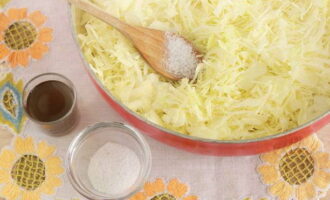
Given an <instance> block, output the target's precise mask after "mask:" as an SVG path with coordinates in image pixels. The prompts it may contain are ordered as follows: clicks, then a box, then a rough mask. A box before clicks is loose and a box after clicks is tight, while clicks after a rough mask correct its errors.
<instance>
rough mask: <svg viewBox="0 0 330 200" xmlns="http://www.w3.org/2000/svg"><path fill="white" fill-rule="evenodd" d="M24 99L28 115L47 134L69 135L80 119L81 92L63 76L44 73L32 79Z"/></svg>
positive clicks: (25, 110) (24, 92)
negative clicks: (78, 102) (78, 97)
mask: <svg viewBox="0 0 330 200" xmlns="http://www.w3.org/2000/svg"><path fill="white" fill-rule="evenodd" d="M22 98H23V100H22V102H23V107H24V112H25V113H26V115H27V116H28V118H29V119H30V120H31V121H33V122H34V123H35V124H37V125H38V126H39V127H40V129H41V130H42V131H43V132H45V133H46V134H49V135H52V136H62V135H65V134H68V133H69V132H70V130H72V129H73V128H74V127H75V125H76V124H77V122H78V119H79V113H78V109H77V92H76V89H75V87H74V85H73V83H72V82H71V81H70V80H69V79H68V78H66V77H65V76H63V75H60V74H57V73H44V74H40V75H38V76H36V77H34V78H32V79H31V80H30V81H29V82H28V83H27V84H26V85H25V87H24V89H23V96H22Z"/></svg>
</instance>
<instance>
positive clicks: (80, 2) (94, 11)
mask: <svg viewBox="0 0 330 200" xmlns="http://www.w3.org/2000/svg"><path fill="white" fill-rule="evenodd" d="M68 1H69V2H70V3H71V4H73V5H75V6H76V7H78V8H80V9H81V10H83V11H85V12H87V13H89V14H91V15H93V16H94V17H96V18H99V19H101V20H103V21H104V22H107V23H108V24H110V25H111V26H113V27H114V28H116V29H118V30H119V31H120V32H122V33H124V34H125V35H127V30H129V29H131V28H132V27H131V26H130V25H128V24H126V23H124V22H122V21H120V20H119V19H117V18H115V17H113V16H112V15H110V14H109V13H107V12H105V11H103V10H102V9H100V8H98V7H96V6H94V5H92V4H91V3H89V2H86V1H84V0H68Z"/></svg>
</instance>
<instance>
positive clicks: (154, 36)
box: [68, 0, 200, 80]
mask: <svg viewBox="0 0 330 200" xmlns="http://www.w3.org/2000/svg"><path fill="white" fill-rule="evenodd" d="M68 1H69V2H71V3H72V4H73V5H75V6H76V7H78V8H80V9H82V10H83V11H85V12H87V13H89V14H91V15H93V16H94V17H97V18H99V19H101V20H103V21H104V22H106V23H108V24H110V25H111V26H113V27H114V28H116V29H117V30H119V31H120V32H121V33H123V34H124V35H125V36H126V37H128V38H130V39H131V41H132V42H133V44H134V46H135V47H136V48H137V50H138V51H139V52H140V54H141V55H142V56H143V57H144V59H145V60H146V61H147V62H148V63H149V65H150V66H151V67H152V68H153V69H154V70H155V71H156V72H158V73H159V74H161V75H163V76H164V77H166V78H168V79H171V80H179V79H181V78H184V77H187V78H189V79H192V78H193V77H191V76H188V75H177V74H174V73H170V72H169V71H168V70H167V66H166V64H165V63H166V62H164V59H165V58H166V55H167V48H166V43H167V40H166V32H164V31H160V30H155V29H149V28H143V27H138V26H131V25H128V24H126V23H124V22H122V21H120V20H119V19H117V18H115V17H113V16H112V15H110V14H108V13H107V12H105V11H103V10H101V9H100V8H98V7H96V6H94V5H92V4H91V3H88V2H86V1H84V0H68ZM173 35H174V36H176V37H178V38H182V37H181V36H179V35H177V34H172V36H173ZM185 41H186V40H185ZM187 44H188V45H190V46H191V47H192V49H193V52H194V55H195V56H197V55H199V53H198V51H197V50H196V49H195V48H194V47H193V46H192V45H191V43H189V42H187ZM178 56H180V55H178ZM196 60H198V61H200V59H199V58H196ZM196 67H197V63H196V66H194V69H193V71H195V70H196Z"/></svg>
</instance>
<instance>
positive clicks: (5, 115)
mask: <svg viewBox="0 0 330 200" xmlns="http://www.w3.org/2000/svg"><path fill="white" fill-rule="evenodd" d="M22 92H23V81H22V80H19V81H18V82H15V81H14V77H13V75H12V74H11V73H8V74H7V75H6V76H5V77H4V78H3V79H2V80H1V77H0V124H1V125H7V126H8V127H9V128H10V129H12V130H13V131H14V132H15V133H20V132H21V130H22V127H23V126H24V124H25V122H26V117H25V115H24V111H23V104H22Z"/></svg>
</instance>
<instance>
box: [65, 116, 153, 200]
mask: <svg viewBox="0 0 330 200" xmlns="http://www.w3.org/2000/svg"><path fill="white" fill-rule="evenodd" d="M108 142H112V143H117V144H120V145H124V146H126V147H128V148H130V149H131V150H133V151H134V152H135V153H136V155H137V156H138V158H139V160H140V165H141V169H140V173H139V176H138V178H137V180H136V181H135V183H134V184H133V185H132V186H131V187H130V188H128V189H127V190H126V191H124V192H123V193H121V194H113V195H112V194H104V193H101V192H99V191H97V190H96V189H95V188H94V187H93V186H92V184H91V183H90V180H89V178H88V166H89V161H90V160H91V157H92V156H93V155H94V153H95V152H96V151H97V150H98V149H99V148H100V147H102V146H103V145H105V144H106V143H108ZM66 168H67V174H68V177H69V180H70V182H71V184H72V185H73V187H74V188H75V189H76V190H77V192H79V193H80V194H81V195H83V196H84V197H86V198H88V199H93V200H121V199H127V198H128V197H130V196H132V195H133V194H135V193H136V192H138V191H139V190H140V189H141V188H142V186H143V184H144V182H145V181H146V179H147V178H148V176H149V173H150V169H151V152H150V148H149V145H148V143H147V142H146V140H145V139H144V138H143V136H142V135H141V134H140V133H139V132H138V131H137V130H135V129H134V128H132V127H131V126H129V125H126V124H123V123H119V122H100V123H97V124H95V125H92V126H89V127H87V128H86V129H84V130H83V131H82V132H80V133H79V135H78V136H77V137H76V138H74V140H73V141H72V143H71V145H70V147H69V149H68V153H67V160H66Z"/></svg>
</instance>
